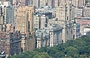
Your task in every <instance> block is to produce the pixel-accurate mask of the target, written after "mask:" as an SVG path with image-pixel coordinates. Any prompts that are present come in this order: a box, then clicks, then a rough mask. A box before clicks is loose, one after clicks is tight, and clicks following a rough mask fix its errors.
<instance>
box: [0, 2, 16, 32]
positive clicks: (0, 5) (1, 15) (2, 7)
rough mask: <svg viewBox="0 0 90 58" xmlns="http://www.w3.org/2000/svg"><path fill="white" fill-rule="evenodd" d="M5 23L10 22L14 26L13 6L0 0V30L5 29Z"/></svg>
mask: <svg viewBox="0 0 90 58" xmlns="http://www.w3.org/2000/svg"><path fill="white" fill-rule="evenodd" d="M6 24H12V25H13V26H14V8H13V7H12V6H11V5H10V2H0V26H2V28H0V29H2V30H1V31H5V28H6V27H5V25H6Z"/></svg>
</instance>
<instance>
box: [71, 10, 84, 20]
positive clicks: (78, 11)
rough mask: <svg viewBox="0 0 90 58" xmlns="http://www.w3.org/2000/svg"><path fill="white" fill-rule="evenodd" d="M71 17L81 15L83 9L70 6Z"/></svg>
mask: <svg viewBox="0 0 90 58" xmlns="http://www.w3.org/2000/svg"><path fill="white" fill-rule="evenodd" d="M71 16H72V19H74V18H75V17H82V16H83V9H79V8H72V15H71Z"/></svg>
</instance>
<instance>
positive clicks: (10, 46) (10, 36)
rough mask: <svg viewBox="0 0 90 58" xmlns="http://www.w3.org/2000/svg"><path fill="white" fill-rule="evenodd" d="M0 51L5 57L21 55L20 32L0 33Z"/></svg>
mask: <svg viewBox="0 0 90 58" xmlns="http://www.w3.org/2000/svg"><path fill="white" fill-rule="evenodd" d="M0 51H4V52H5V53H6V55H7V56H10V55H15V54H19V53H21V34H20V32H19V31H16V32H0Z"/></svg>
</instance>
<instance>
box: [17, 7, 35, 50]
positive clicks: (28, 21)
mask: <svg viewBox="0 0 90 58" xmlns="http://www.w3.org/2000/svg"><path fill="white" fill-rule="evenodd" d="M33 13H34V8H33V7H31V6H19V7H18V8H17V12H16V30H18V31H20V32H21V34H22V43H21V45H22V49H23V51H28V50H33V49H34V34H33Z"/></svg>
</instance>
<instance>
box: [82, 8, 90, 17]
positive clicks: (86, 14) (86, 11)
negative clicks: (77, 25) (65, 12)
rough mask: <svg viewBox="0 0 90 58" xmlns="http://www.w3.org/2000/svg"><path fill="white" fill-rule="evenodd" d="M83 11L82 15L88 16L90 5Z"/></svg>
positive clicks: (89, 15) (89, 14)
mask: <svg viewBox="0 0 90 58" xmlns="http://www.w3.org/2000/svg"><path fill="white" fill-rule="evenodd" d="M83 12H84V13H83V16H84V17H90V7H85V8H84V10H83Z"/></svg>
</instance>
